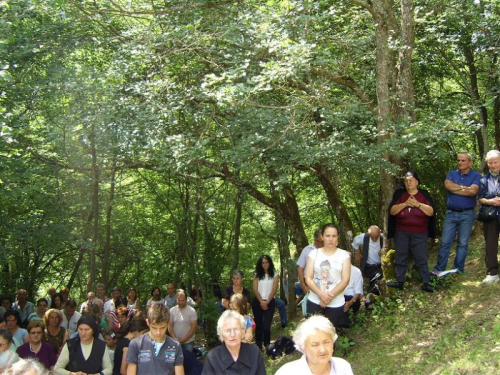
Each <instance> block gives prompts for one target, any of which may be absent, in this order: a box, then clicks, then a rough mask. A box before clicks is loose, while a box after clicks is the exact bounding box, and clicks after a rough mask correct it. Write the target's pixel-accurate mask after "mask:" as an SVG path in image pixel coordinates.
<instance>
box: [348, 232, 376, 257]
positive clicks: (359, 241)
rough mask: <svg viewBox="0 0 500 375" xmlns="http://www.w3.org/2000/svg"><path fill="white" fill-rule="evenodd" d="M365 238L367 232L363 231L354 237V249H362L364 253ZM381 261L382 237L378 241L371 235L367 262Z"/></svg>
mask: <svg viewBox="0 0 500 375" xmlns="http://www.w3.org/2000/svg"><path fill="white" fill-rule="evenodd" d="M364 238H365V233H361V234H359V235H357V236H356V237H354V240H353V241H352V244H351V246H352V248H353V249H354V250H360V251H361V254H363V241H364ZM379 263H380V237H379V238H378V239H377V241H373V240H372V238H371V237H370V240H369V241H368V259H367V260H366V264H379Z"/></svg>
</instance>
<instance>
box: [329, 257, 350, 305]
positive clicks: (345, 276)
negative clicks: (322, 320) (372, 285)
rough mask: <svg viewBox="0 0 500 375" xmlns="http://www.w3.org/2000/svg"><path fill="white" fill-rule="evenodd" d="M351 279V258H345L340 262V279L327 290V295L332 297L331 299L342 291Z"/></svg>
mask: <svg viewBox="0 0 500 375" xmlns="http://www.w3.org/2000/svg"><path fill="white" fill-rule="evenodd" d="M350 279H351V259H350V258H346V259H345V260H344V262H343V263H342V281H341V282H340V283H338V284H337V285H336V286H335V288H333V289H332V290H330V291H329V292H328V295H329V296H331V297H332V299H333V298H334V297H336V296H338V295H339V294H342V293H344V289H345V288H347V285H349V280H350Z"/></svg>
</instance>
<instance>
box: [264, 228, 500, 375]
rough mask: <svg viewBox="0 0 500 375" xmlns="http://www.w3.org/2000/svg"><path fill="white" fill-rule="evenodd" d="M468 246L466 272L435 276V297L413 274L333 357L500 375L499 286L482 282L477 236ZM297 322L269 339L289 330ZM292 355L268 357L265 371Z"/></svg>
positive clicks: (396, 367)
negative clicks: (425, 291)
mask: <svg viewBox="0 0 500 375" xmlns="http://www.w3.org/2000/svg"><path fill="white" fill-rule="evenodd" d="M437 250H438V247H435V248H434V251H433V253H432V254H431V260H430V261H429V265H430V266H431V267H432V266H433V265H434V264H435V263H434V262H435V257H436V252H437ZM470 250H471V254H469V257H468V259H467V263H466V273H465V274H464V275H452V276H448V277H446V279H444V280H441V279H440V280H438V282H437V283H436V284H435V288H436V291H435V292H434V293H433V294H427V293H424V292H422V291H420V285H421V284H420V281H419V278H418V277H417V276H413V277H412V278H411V279H412V280H410V281H409V282H408V283H407V284H406V285H405V290H404V291H403V292H396V293H395V294H394V295H393V296H391V297H387V298H385V299H384V300H383V301H379V302H378V304H377V305H376V307H375V309H374V310H373V311H371V312H365V311H363V309H362V310H361V311H360V312H359V313H358V314H357V316H356V317H355V323H354V325H353V327H352V328H351V329H350V330H349V331H348V332H347V337H345V338H342V341H341V342H340V344H341V345H339V347H338V348H337V350H336V353H335V355H336V356H341V357H343V358H345V359H347V360H348V361H349V362H350V363H351V366H352V368H353V371H354V373H355V374H377V375H383V374H411V375H418V374H425V375H434V374H446V375H459V374H460V375H462V374H496V373H500V283H495V284H482V283H481V280H482V279H483V278H484V277H485V266H484V242H483V241H482V237H477V238H476V239H475V240H474V241H471V244H470ZM453 257H454V254H452V255H451V257H450V259H451V261H453ZM297 324H298V321H297V322H293V323H292V324H291V326H290V327H287V329H286V330H284V331H283V330H279V331H277V332H275V333H274V335H273V338H274V337H275V336H276V335H278V334H279V335H283V334H287V335H292V333H293V329H294V328H295V327H296V325H297ZM351 344H354V345H352V346H351ZM297 358H299V355H298V354H294V355H292V356H286V357H283V358H281V359H279V360H276V361H272V360H270V359H267V360H266V369H267V373H268V374H274V372H275V371H276V370H277V369H278V368H279V367H281V366H282V365H283V364H284V363H286V362H289V361H291V360H294V359H297Z"/></svg>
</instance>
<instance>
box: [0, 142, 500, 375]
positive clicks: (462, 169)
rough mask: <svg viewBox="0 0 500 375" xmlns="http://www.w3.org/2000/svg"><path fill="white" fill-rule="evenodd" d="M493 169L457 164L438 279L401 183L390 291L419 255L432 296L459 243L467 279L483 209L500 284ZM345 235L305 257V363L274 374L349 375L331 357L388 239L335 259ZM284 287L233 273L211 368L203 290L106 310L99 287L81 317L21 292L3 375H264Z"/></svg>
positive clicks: (1, 341)
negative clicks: (24, 371)
mask: <svg viewBox="0 0 500 375" xmlns="http://www.w3.org/2000/svg"><path fill="white" fill-rule="evenodd" d="M486 161H487V163H488V167H489V169H490V171H489V173H488V174H487V175H486V176H481V175H480V174H479V173H478V172H476V171H474V170H472V169H471V167H472V160H471V157H470V155H469V154H467V153H459V154H458V155H457V164H458V169H457V170H454V171H451V172H449V173H448V175H447V176H446V179H445V187H446V189H447V190H448V196H447V212H446V217H445V221H444V226H443V231H442V240H441V247H440V249H439V252H438V258H437V264H436V266H435V267H434V268H433V269H432V271H429V265H428V258H429V252H428V248H427V242H428V241H427V240H428V238H433V237H435V235H436V206H435V204H434V202H433V199H432V197H431V196H430V194H429V192H428V191H426V190H424V189H422V188H421V187H420V179H419V177H418V175H417V173H415V172H408V173H406V174H405V176H404V179H403V182H404V186H403V187H402V188H400V189H398V190H396V191H395V192H394V195H393V199H392V201H391V203H390V205H389V207H388V210H389V222H388V233H387V234H388V235H387V238H388V239H390V238H394V244H395V274H396V280H395V281H392V282H391V281H389V282H387V285H388V286H389V287H393V288H398V289H401V290H402V289H404V285H405V278H406V271H407V267H408V258H409V254H410V253H411V254H412V255H413V258H414V259H415V265H416V267H417V268H418V270H419V273H420V277H421V280H422V290H423V291H425V292H429V293H432V292H433V288H432V286H431V285H430V277H431V275H432V274H434V275H439V274H440V273H441V272H443V271H445V270H446V267H447V263H448V258H449V254H450V248H451V245H452V243H453V240H454V238H455V236H457V239H458V241H457V242H458V244H457V252H456V257H455V260H454V265H453V266H454V271H456V272H462V273H463V272H465V260H466V257H467V252H468V242H469V238H470V234H471V230H472V227H473V224H474V222H475V219H476V216H475V213H474V208H475V206H476V201H477V198H479V203H480V204H481V206H482V210H483V211H487V212H488V215H487V216H486V217H483V216H481V217H478V220H481V221H483V222H484V225H483V230H484V237H485V241H486V266H487V276H486V278H485V279H484V280H483V281H484V282H496V281H500V278H499V276H498V260H497V253H498V237H499V235H500V223H499V214H500V185H499V181H498V178H499V175H500V152H499V151H496V150H494V151H490V152H488V154H487V157H486ZM484 207H486V208H484ZM491 217H493V218H491ZM338 235H339V233H338V228H337V227H336V226H335V225H334V224H326V225H324V226H323V227H322V228H321V229H320V230H318V231H316V232H315V233H314V242H313V243H312V244H311V245H309V246H307V247H306V248H304V249H303V251H302V252H301V254H300V257H299V259H298V261H297V276H298V282H297V283H296V284H295V292H296V294H297V296H299V303H300V304H302V306H303V309H302V310H303V313H304V317H306V318H307V319H306V320H305V321H303V322H302V323H301V324H300V325H299V327H298V328H297V330H296V331H295V334H294V337H293V340H294V342H295V346H296V348H297V349H298V350H299V351H300V352H301V353H303V356H302V358H301V359H299V360H297V361H294V362H291V363H288V364H286V365H284V366H283V367H282V368H281V369H280V370H279V371H278V372H277V374H308V373H314V374H316V373H319V374H337V375H339V374H352V370H351V367H350V365H349V363H347V362H346V361H345V360H342V359H340V358H335V357H333V350H334V343H335V340H336V338H337V334H336V332H337V331H338V330H339V329H344V328H347V327H349V326H350V321H349V317H350V311H352V312H356V311H358V310H359V309H360V307H361V299H362V297H363V295H364V288H363V278H365V279H366V280H367V281H368V284H367V285H368V286H367V288H366V296H365V298H364V300H365V308H366V309H370V308H372V304H373V296H374V295H377V294H380V289H379V284H378V282H379V280H381V279H382V277H383V272H382V265H381V251H382V249H383V247H384V237H383V234H382V233H381V230H380V228H379V227H378V226H376V225H372V226H370V227H369V228H368V230H367V232H366V233H362V234H360V235H358V236H356V237H355V238H354V240H353V242H352V244H351V247H352V252H353V253H354V256H353V257H351V252H350V251H346V250H343V249H340V248H338V247H337V246H338ZM352 258H353V259H352ZM351 259H352V260H351ZM352 263H354V264H352ZM279 282H280V275H279V273H278V272H277V270H276V269H275V266H274V262H273V260H272V258H271V257H270V256H269V255H262V256H260V257H259V258H258V260H257V262H256V266H255V271H254V274H253V281H252V292H253V293H250V291H249V290H248V289H247V288H245V287H244V286H243V273H242V272H241V271H239V270H233V271H232V273H231V285H230V286H228V287H227V288H226V289H225V291H224V292H223V293H216V294H218V295H219V299H220V302H218V305H219V307H220V311H221V316H220V318H219V320H218V324H217V335H218V337H219V339H220V341H221V345H220V346H218V347H216V348H214V349H212V350H210V351H209V352H208V355H207V357H206V359H205V361H204V364H203V365H202V364H201V363H200V362H199V360H198V358H197V357H196V356H195V354H194V353H193V352H194V351H195V347H194V342H195V336H196V331H197V329H198V323H199V321H200V317H199V316H198V315H199V314H198V312H197V310H196V308H197V307H199V306H200V305H201V304H202V301H203V300H202V298H203V294H202V291H201V290H198V289H195V290H193V291H192V292H191V293H190V295H188V293H187V292H186V291H184V290H183V289H177V288H176V286H175V285H174V284H173V283H169V284H168V285H167V286H166V290H167V293H166V295H165V296H162V291H161V288H160V287H158V286H155V287H153V288H152V289H151V295H150V298H149V299H148V300H147V301H146V303H145V304H144V303H142V302H141V300H140V298H139V296H138V293H137V291H136V289H134V288H129V289H128V291H127V293H126V295H124V294H123V293H122V291H121V290H120V289H119V288H118V287H114V288H112V289H111V297H110V298H108V297H107V296H106V288H105V286H104V285H103V284H98V285H97V286H96V290H95V293H94V292H89V293H88V294H87V299H86V300H85V301H84V302H83V303H82V304H81V305H80V307H79V309H78V305H77V303H76V301H75V300H73V299H72V298H70V296H69V294H70V293H69V289H68V288H63V289H62V290H61V291H60V292H59V293H58V292H56V290H55V289H54V288H50V289H49V295H48V296H47V297H46V298H40V299H38V300H37V301H36V306H35V305H34V304H33V303H32V302H30V301H28V295H27V293H26V291H25V290H23V289H21V290H19V291H18V292H17V296H16V299H15V301H13V300H12V299H11V298H10V297H2V300H1V307H0V372H1V371H2V370H4V369H6V368H21V367H22V366H24V367H22V368H27V367H26V366H28V367H29V366H31V367H33V369H35V367H36V369H38V370H40V369H43V368H45V369H46V370H53V372H54V373H55V374H63V375H67V374H69V375H75V374H76V375H81V374H106V375H111V374H128V375H132V374H156V373H165V374H176V375H179V374H201V373H203V374H226V373H227V374H265V368H264V359H263V355H262V352H263V349H265V348H266V347H267V346H269V344H270V343H271V326H272V323H273V317H274V314H275V310H276V309H278V311H279V315H280V323H281V326H282V327H285V326H286V325H287V316H286V309H285V302H284V301H283V300H282V299H279V298H277V297H276V293H277V291H278V287H279ZM252 294H253V299H252V297H251V295H252ZM77 310H78V311H77ZM250 310H251V311H252V313H253V317H252V316H250V314H249V312H250ZM30 358H35V359H36V360H37V361H38V362H39V363H38V362H37V363H35V362H33V361H32V360H31V359H30ZM26 359H28V361H27V362H26V361H25V362H22V361H24V360H26ZM18 362H19V363H18ZM39 364H41V365H42V367H40V366H39ZM9 366H10V367H9ZM38 370H36V371H38ZM9 371H11V370H9ZM33 371H35V370H33ZM40 371H41V370H40ZM34 373H40V372H34Z"/></svg>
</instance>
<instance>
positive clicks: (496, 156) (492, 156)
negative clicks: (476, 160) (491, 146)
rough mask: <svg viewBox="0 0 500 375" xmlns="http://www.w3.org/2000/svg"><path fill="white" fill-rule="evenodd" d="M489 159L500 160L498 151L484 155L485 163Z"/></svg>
mask: <svg viewBox="0 0 500 375" xmlns="http://www.w3.org/2000/svg"><path fill="white" fill-rule="evenodd" d="M491 159H500V151H498V150H490V151H488V153H487V154H486V161H489V160H491Z"/></svg>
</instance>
